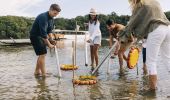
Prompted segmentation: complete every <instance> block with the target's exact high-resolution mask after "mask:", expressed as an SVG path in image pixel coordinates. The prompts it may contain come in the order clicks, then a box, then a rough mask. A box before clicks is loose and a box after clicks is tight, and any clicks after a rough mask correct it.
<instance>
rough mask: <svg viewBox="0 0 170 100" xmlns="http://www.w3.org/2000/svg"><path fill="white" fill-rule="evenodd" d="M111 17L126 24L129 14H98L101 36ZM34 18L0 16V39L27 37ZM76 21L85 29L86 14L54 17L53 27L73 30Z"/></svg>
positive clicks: (104, 33)
mask: <svg viewBox="0 0 170 100" xmlns="http://www.w3.org/2000/svg"><path fill="white" fill-rule="evenodd" d="M165 14H166V16H167V18H168V19H169V20H170V11H169V12H166V13H165ZM109 18H110V19H113V20H114V21H115V22H116V23H120V24H123V25H126V24H127V22H128V20H129V18H130V16H129V15H121V16H119V15H117V14H116V13H115V12H112V13H111V14H108V15H103V14H101V15H99V20H100V23H101V26H100V28H101V31H102V36H103V37H107V36H108V35H109V34H108V31H107V29H106V24H105V22H106V20H108V19H109ZM33 21H34V18H26V17H18V16H0V39H8V38H10V37H13V38H15V39H21V38H29V31H30V29H31V27H32V23H33ZM76 21H77V23H78V25H79V26H80V30H87V26H86V25H85V23H87V22H88V15H85V16H77V17H76V18H72V19H67V18H57V19H55V22H54V24H55V28H56V29H64V30H74V29H75V26H76V25H75V23H76Z"/></svg>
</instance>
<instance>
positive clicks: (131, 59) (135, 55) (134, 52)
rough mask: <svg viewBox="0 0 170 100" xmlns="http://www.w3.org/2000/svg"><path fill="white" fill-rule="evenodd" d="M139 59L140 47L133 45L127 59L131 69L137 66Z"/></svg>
mask: <svg viewBox="0 0 170 100" xmlns="http://www.w3.org/2000/svg"><path fill="white" fill-rule="evenodd" d="M138 59H139V49H138V48H137V47H131V49H130V51H129V54H128V59H127V66H128V68H129V69H133V68H135V66H136V64H137V62H138Z"/></svg>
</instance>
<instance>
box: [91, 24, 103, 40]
mask: <svg viewBox="0 0 170 100" xmlns="http://www.w3.org/2000/svg"><path fill="white" fill-rule="evenodd" d="M88 32H89V38H90V41H93V40H94V39H95V37H97V36H100V37H101V31H100V23H99V21H97V22H96V25H95V22H93V23H90V22H89V29H88Z"/></svg>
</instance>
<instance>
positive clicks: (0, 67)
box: [0, 39, 170, 100]
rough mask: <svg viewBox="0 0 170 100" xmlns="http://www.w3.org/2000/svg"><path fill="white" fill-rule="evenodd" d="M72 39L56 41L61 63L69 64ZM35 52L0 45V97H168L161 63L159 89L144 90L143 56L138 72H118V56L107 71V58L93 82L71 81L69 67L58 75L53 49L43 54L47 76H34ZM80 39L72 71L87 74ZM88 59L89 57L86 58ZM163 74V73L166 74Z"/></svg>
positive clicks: (29, 99) (105, 99) (154, 99)
mask: <svg viewBox="0 0 170 100" xmlns="http://www.w3.org/2000/svg"><path fill="white" fill-rule="evenodd" d="M71 41H72V40H62V41H59V42H58V52H59V58H60V60H59V61H60V64H71V63H72V55H71ZM107 43H108V41H106V40H104V41H102V46H101V47H100V50H99V58H100V59H101V58H102V56H103V55H104V54H105V52H106V51H107V50H108V44H107ZM36 59H37V57H36V55H35V53H34V51H33V48H32V47H31V46H23V47H10V46H7V47H4V46H3V47H2V46H0V63H1V64H0V80H1V82H0V100H168V99H170V84H169V82H170V78H169V76H170V75H169V73H166V72H167V71H166V69H163V68H164V67H159V68H158V70H159V72H160V73H159V82H158V90H157V91H156V92H155V93H154V94H152V93H151V92H146V91H145V90H146V88H147V86H148V84H147V82H148V79H147V77H145V76H144V75H143V71H142V67H141V66H142V57H141V56H140V59H139V64H138V66H139V75H137V73H136V68H135V69H127V71H126V72H125V74H124V75H120V74H119V63H118V58H117V57H116V58H115V59H112V60H111V62H110V63H111V65H110V73H109V74H107V70H106V66H108V61H107V60H106V62H105V63H104V64H103V65H102V67H101V68H100V69H99V70H98V73H97V76H98V83H97V84H95V85H88V86H85V85H81V86H78V85H75V86H73V84H72V71H68V72H66V71H62V78H61V79H58V77H57V74H58V73H57V66H56V58H55V54H54V51H53V50H52V51H51V54H50V52H48V54H47V56H46V69H47V72H48V73H49V74H48V77H46V78H42V77H38V78H37V77H34V75H33V72H34V69H35V63H36ZM84 60H85V58H84V43H83V39H80V41H79V42H77V65H78V66H79V69H78V70H76V71H75V75H76V76H79V75H86V74H89V73H90V72H91V67H90V66H87V67H85V66H84V64H85V63H84ZM89 62H90V59H89ZM165 76H166V77H165Z"/></svg>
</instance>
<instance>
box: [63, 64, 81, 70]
mask: <svg viewBox="0 0 170 100" xmlns="http://www.w3.org/2000/svg"><path fill="white" fill-rule="evenodd" d="M60 68H61V70H76V69H78V66H74V67H73V65H71V64H62V65H61V67H60Z"/></svg>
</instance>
